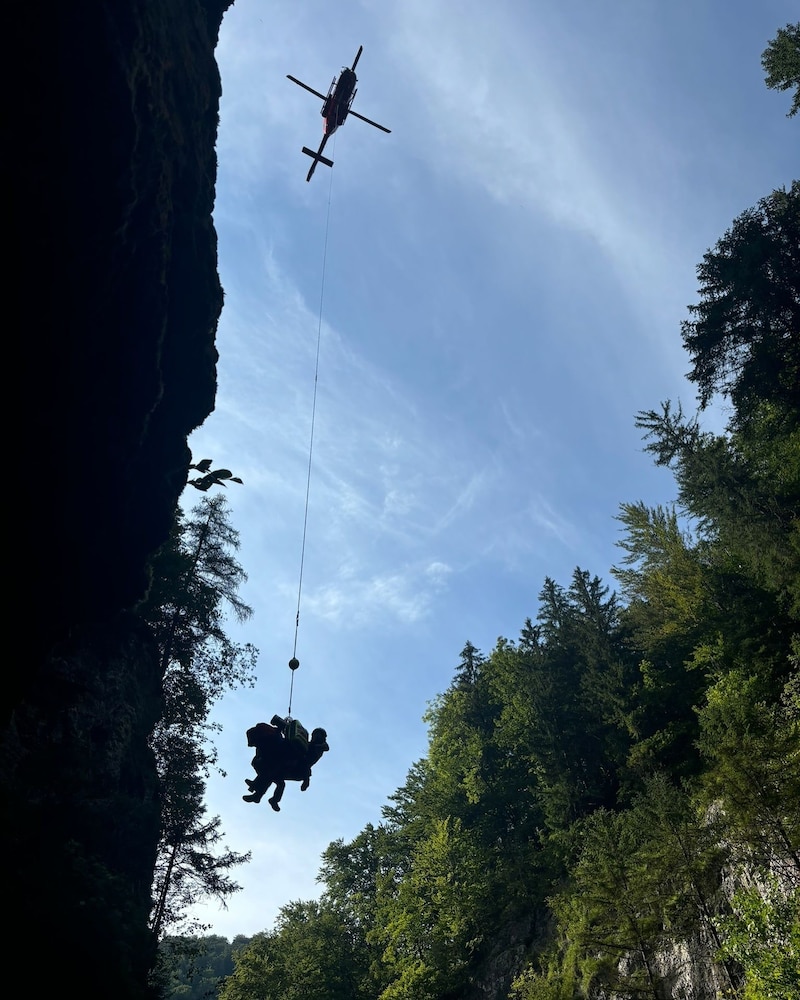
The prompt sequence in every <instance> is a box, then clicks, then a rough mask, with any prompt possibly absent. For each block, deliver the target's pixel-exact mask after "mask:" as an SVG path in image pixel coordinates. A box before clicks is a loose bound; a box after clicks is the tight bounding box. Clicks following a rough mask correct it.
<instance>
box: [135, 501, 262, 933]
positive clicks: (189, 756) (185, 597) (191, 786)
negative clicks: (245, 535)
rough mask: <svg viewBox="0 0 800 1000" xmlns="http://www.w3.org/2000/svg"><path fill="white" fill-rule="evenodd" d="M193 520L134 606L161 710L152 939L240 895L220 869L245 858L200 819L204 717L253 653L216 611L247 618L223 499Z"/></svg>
mask: <svg viewBox="0 0 800 1000" xmlns="http://www.w3.org/2000/svg"><path fill="white" fill-rule="evenodd" d="M192 515H193V516H192V517H191V518H189V519H185V518H184V517H183V516H182V515H181V514H179V515H178V517H177V519H176V524H175V527H174V529H173V532H172V535H171V537H170V539H169V541H168V542H167V544H166V545H165V546H164V547H163V548H162V550H161V551H160V552H159V554H158V556H157V557H156V559H155V560H154V563H153V567H152V584H151V587H150V591H149V594H148V597H147V599H146V601H145V602H143V604H142V605H141V606H140V608H139V614H140V616H141V617H142V618H143V619H144V620H145V621H146V622H147V623H148V624H149V625H150V628H151V630H152V632H153V635H154V636H155V639H156V642H157V643H158V647H159V650H160V654H161V670H162V692H163V704H164V707H163V712H162V716H161V719H160V721H159V723H158V724H157V726H156V727H155V729H154V731H153V734H152V736H151V746H152V749H153V751H154V754H155V758H156V766H157V768H158V773H159V778H160V782H161V799H162V808H161V831H160V838H159V850H158V857H157V863H156V869H155V873H154V885H153V894H154V898H155V904H154V908H153V912H152V915H151V929H152V932H153V934H154V936H156V937H158V936H159V935H160V934H162V933H163V931H164V930H165V929H166V928H167V927H170V926H176V925H180V921H181V920H182V917H183V914H184V913H185V910H186V908H187V907H188V905H189V904H190V903H192V902H194V901H195V900H196V899H197V897H198V896H201V895H204V894H206V895H210V896H212V897H213V898H216V899H218V900H220V901H221V902H223V903H224V900H225V899H226V898H227V896H228V895H230V894H231V893H232V892H235V891H237V890H238V888H239V886H238V885H237V883H236V882H234V881H233V880H232V879H231V878H230V877H229V875H228V874H227V872H228V870H229V869H230V868H231V867H234V866H235V865H238V864H242V863H243V862H245V861H247V860H248V859H249V854H237V853H235V852H232V851H229V850H227V849H225V850H223V851H222V852H221V853H219V844H220V840H221V837H222V833H221V831H220V820H219V818H218V817H214V818H212V819H208V818H206V816H205V807H204V805H203V797H204V794H205V780H206V778H207V777H208V774H209V770H210V768H211V767H213V766H215V764H216V759H217V757H216V749H215V747H214V745H213V743H212V742H211V740H210V735H211V733H212V732H213V731H214V726H213V725H211V724H210V723H209V722H208V715H209V712H210V710H211V707H212V705H213V703H214V702H215V701H216V700H217V699H218V698H219V697H220V696H221V695H222V694H223V693H224V692H225V691H226V690H228V689H230V688H232V687H235V686H237V685H240V684H252V678H253V667H254V663H255V656H256V651H255V649H254V648H253V647H252V646H250V645H249V644H248V645H245V646H240V645H237V644H235V643H233V642H231V640H230V639H229V638H228V636H227V635H226V633H225V631H224V627H223V626H224V617H223V614H224V608H225V607H226V606H227V607H229V608H230V609H231V610H232V611H233V613H234V615H235V616H236V617H237V618H238V619H239V620H240V621H241V620H244V619H246V618H247V617H248V616H249V615H250V614H251V613H252V612H251V609H250V608H249V607H248V606H247V605H246V604H245V603H244V602H243V601H242V600H241V598H240V597H239V595H238V587H239V585H240V584H241V583H242V582H243V581H244V580H245V579H246V577H245V574H244V571H243V570H242V568H241V566H240V565H239V564H238V562H237V561H236V559H235V556H234V553H235V551H236V549H237V548H238V533H237V532H236V531H235V530H234V529H233V528H232V527H231V526H230V524H229V522H228V513H227V506H226V503H225V499H224V497H223V496H221V495H218V496H215V497H213V498H208V497H205V498H203V500H202V501H201V502H200V503H199V504H198V506H197V507H195V508H194V510H193V512H192Z"/></svg>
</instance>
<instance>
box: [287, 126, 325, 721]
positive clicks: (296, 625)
mask: <svg viewBox="0 0 800 1000" xmlns="http://www.w3.org/2000/svg"><path fill="white" fill-rule="evenodd" d="M335 150H336V136H335V135H334V152H335ZM332 192H333V168H331V182H330V185H329V187H328V209H327V213H326V216H325V245H324V247H323V251H322V281H321V282H320V290H319V320H318V322H317V357H316V362H315V366H314V395H313V399H312V403H311V434H310V437H309V442H308V472H307V475H306V503H305V511H304V513H303V543H302V545H301V546H300V578H299V581H298V584H297V612H296V614H295V619H294V645H293V647H292V658H291V660H290V661H289V667H290V669H291V672H292V680H291V683H290V685H289V711H288V713H287V715H288V716H289V717H291V715H292V695H293V693H294V672H295V670H296V669H297V668H298V667H299V666H300V662H299V660H298V659H297V633H298V631H299V629H300V596H301V594H302V592H303V567H304V565H305V558H306V534H307V530H308V500H309V496H310V494H311V460H312V457H313V454H314V425H315V423H316V417H317V384H318V382H319V352H320V344H321V342H322V304H323V301H324V299H325V267H326V264H327V261H328V233H329V231H330V223H331V194H332Z"/></svg>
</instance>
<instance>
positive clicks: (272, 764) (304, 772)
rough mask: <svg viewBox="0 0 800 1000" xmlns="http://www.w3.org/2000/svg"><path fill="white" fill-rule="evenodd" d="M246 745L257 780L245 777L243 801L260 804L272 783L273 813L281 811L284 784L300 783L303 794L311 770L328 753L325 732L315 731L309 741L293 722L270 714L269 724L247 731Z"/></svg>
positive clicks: (304, 730) (296, 723)
mask: <svg viewBox="0 0 800 1000" xmlns="http://www.w3.org/2000/svg"><path fill="white" fill-rule="evenodd" d="M247 745H248V746H249V747H254V748H255V751H256V755H255V757H253V762H252V763H253V768H254V770H255V772H256V777H255V778H253V779H250V778H245V781H246V783H247V787H248V788H249V789H250V794H249V795H243V796H242V798H243V799H244V801H245V802H260V801H261V799H262V798H263V796H264V794H265V793H266V791H267V790H268V788H269V787H270V785H272V784H274V785H275V791H274V792H273V794H272V797H271V798H270V799H268V802H269V804H270V805H271V806H272V808H273V809H274V810H275V812H280V808H281V807H280V805H279V803H280V801H281V798H282V797H283V793H284V791H285V789H286V782H287V781H299V782H301V784H300V791H301V792H304V791H305V790H306V789H307V788H308V785H309V782H310V780H311V768H312V767H313V766H314V765H315V764H316V763H317V761H318V760H319V759H320V757H322V755H323V754H324V753H325V752H326V751H327V750H330V747H329V746H328V734H327V733H326V732H325V730H324V729H319V728H318V729H314V730H313V731H312V733H311V739H309V737H308V731H307V730H306V729H305V728H304V727H303V726H302V725H301V724H300V723H299V722H298V721H297V720H296V719H289V718H287V719H282V718H281V717H280V716H279V715H273V717H272V719H271V720H270V722H269V724H267V723H266V722H259V723H258V724H257V725H255V726H253V727H252V728H251V729H248V730H247Z"/></svg>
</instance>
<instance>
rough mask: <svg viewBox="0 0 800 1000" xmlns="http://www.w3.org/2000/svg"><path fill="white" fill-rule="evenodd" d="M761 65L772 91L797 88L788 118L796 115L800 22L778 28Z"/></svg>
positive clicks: (798, 106)
mask: <svg viewBox="0 0 800 1000" xmlns="http://www.w3.org/2000/svg"><path fill="white" fill-rule="evenodd" d="M761 65H762V66H763V67H764V72H765V73H766V74H767V75H766V77H765V83H766V85H767V86H768V87H769V88H770V89H771V90H789V89H790V88H791V87H794V88H795V91H794V94H793V96H792V106H791V108H790V109H789V111H788V113H787V115H786V117H787V118H791V117H792V116H793V115H796V114H797V112H798V111H800V22H797V23H796V24H787V25H786V27H785V28H778V33H777V34H776V36H775V37H774V38H773V39H772V40H771V41H770V43H769V44H768V45H767V47H766V49H765V50H764V52H763V53H762V55H761Z"/></svg>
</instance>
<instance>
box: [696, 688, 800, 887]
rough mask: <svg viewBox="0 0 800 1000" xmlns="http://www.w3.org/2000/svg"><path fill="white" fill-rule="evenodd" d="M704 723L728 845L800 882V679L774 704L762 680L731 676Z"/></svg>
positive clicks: (707, 780)
mask: <svg viewBox="0 0 800 1000" xmlns="http://www.w3.org/2000/svg"><path fill="white" fill-rule="evenodd" d="M699 716H700V725H701V735H700V739H699V746H700V750H701V753H702V754H703V757H704V758H705V760H706V762H707V768H706V771H705V772H704V775H703V787H704V789H705V792H706V796H707V799H706V801H708V802H719V803H721V805H722V809H723V812H724V817H725V822H726V827H725V831H724V833H725V837H726V839H727V840H728V841H729V842H730V843H732V844H734V845H736V846H737V849H738V854H739V858H740V859H742V858H744V859H746V860H747V861H749V862H751V863H755V864H756V865H757V866H758V867H760V868H761V869H762V870H763V871H766V870H767V868H769V867H770V866H778V867H781V866H786V867H787V868H788V871H789V872H790V873H792V874H791V877H793V878H794V879H795V880H798V879H800V677H798V675H797V673H795V675H794V677H793V678H792V679H791V680H790V681H789V682H788V683H787V685H786V688H785V691H784V695H783V698H782V699H780V700H773V698H772V696H771V693H770V689H769V687H768V686H767V685H766V684H765V682H764V680H763V679H760V678H759V677H758V676H757V675H756V674H754V673H749V672H748V671H746V670H744V669H740V670H737V671H731V672H729V673H727V674H726V675H725V676H724V677H723V678H721V679H720V680H719V681H718V682H717V684H715V685H714V687H713V688H712V689H711V690H710V691H709V693H708V698H707V700H706V704H705V705H704V706H702V708H701V709H700V710H699Z"/></svg>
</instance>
